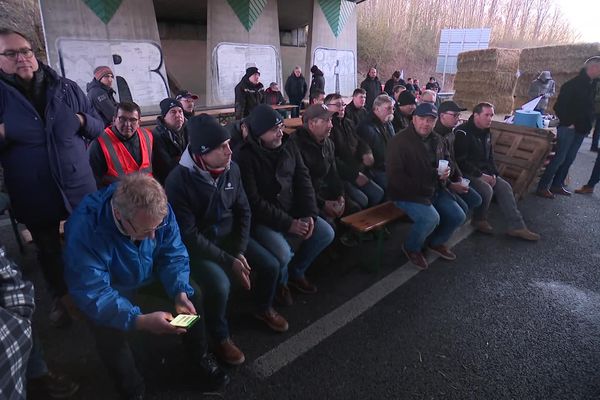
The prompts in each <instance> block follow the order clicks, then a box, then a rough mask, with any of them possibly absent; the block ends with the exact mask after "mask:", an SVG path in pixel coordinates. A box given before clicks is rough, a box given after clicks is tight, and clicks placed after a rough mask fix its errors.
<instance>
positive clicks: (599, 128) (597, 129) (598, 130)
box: [591, 114, 600, 149]
mask: <svg viewBox="0 0 600 400" xmlns="http://www.w3.org/2000/svg"><path fill="white" fill-rule="evenodd" d="M599 140H600V114H596V123H595V124H594V133H592V146H591V147H592V149H597V148H598V141H599Z"/></svg>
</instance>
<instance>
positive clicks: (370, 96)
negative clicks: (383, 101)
mask: <svg viewBox="0 0 600 400" xmlns="http://www.w3.org/2000/svg"><path fill="white" fill-rule="evenodd" d="M360 87H361V88H363V89H365V90H366V91H367V103H366V104H365V108H366V109H367V110H370V109H371V107H373V101H375V97H377V96H379V95H380V94H381V93H382V92H381V81H379V78H377V77H375V78H371V77H370V76H367V77H366V78H365V80H364V81H362V82H361V84H360Z"/></svg>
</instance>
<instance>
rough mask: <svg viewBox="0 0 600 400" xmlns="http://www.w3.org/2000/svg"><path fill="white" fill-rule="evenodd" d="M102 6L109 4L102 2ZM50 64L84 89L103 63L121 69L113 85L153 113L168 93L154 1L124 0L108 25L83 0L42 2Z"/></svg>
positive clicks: (122, 96) (109, 19) (115, 69)
mask: <svg viewBox="0 0 600 400" xmlns="http://www.w3.org/2000/svg"><path fill="white" fill-rule="evenodd" d="M96 4H97V5H98V6H99V7H104V8H103V9H102V10H105V9H106V7H108V6H107V5H106V4H101V3H98V2H96ZM40 8H41V12H42V21H43V27H44V36H45V40H46V50H47V53H48V60H49V64H50V66H51V67H52V68H54V69H55V70H57V71H58V72H59V73H60V74H61V75H63V76H66V77H67V78H69V79H72V80H74V81H75V82H77V84H78V85H79V86H80V87H81V88H82V89H83V90H84V92H85V87H86V84H87V82H89V81H91V80H92V77H93V70H94V68H95V67H96V66H99V65H108V66H110V67H111V68H112V69H113V71H114V73H115V77H116V79H115V82H114V83H113V88H114V89H115V90H116V91H117V93H118V96H119V97H120V98H121V99H127V98H128V97H131V98H132V99H133V100H134V101H135V102H136V103H138V104H139V105H140V107H141V108H142V113H144V114H149V113H153V112H157V111H158V110H159V107H158V103H159V102H160V100H162V99H163V98H165V97H167V96H168V84H167V75H166V70H165V65H164V58H163V52H162V49H161V45H160V38H159V34H158V27H157V24H156V15H155V13H154V5H153V3H152V0H123V1H122V3H121V4H120V5H119V6H118V8H116V9H115V10H112V11H114V15H112V17H110V18H107V20H108V22H107V23H104V21H102V20H101V19H100V17H99V16H98V15H97V14H98V10H96V12H94V11H93V10H92V9H91V8H90V7H88V6H87V5H86V4H85V3H84V2H83V1H81V0H40Z"/></svg>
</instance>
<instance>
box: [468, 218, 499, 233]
mask: <svg viewBox="0 0 600 400" xmlns="http://www.w3.org/2000/svg"><path fill="white" fill-rule="evenodd" d="M471 225H472V226H473V227H474V228H475V229H476V230H477V231H479V232H481V233H485V234H487V235H491V234H492V233H494V228H492V226H491V225H490V223H489V222H487V221H486V220H485V219H482V220H479V221H477V220H473V221H471Z"/></svg>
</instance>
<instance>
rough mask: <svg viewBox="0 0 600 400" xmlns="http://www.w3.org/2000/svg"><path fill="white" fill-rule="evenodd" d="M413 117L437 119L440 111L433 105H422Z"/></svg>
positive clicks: (416, 109)
mask: <svg viewBox="0 0 600 400" xmlns="http://www.w3.org/2000/svg"><path fill="white" fill-rule="evenodd" d="M413 115H416V116H417V117H434V118H437V116H438V110H437V108H435V106H434V105H433V104H431V103H421V104H419V105H418V106H417V108H415V112H414V113H413Z"/></svg>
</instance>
